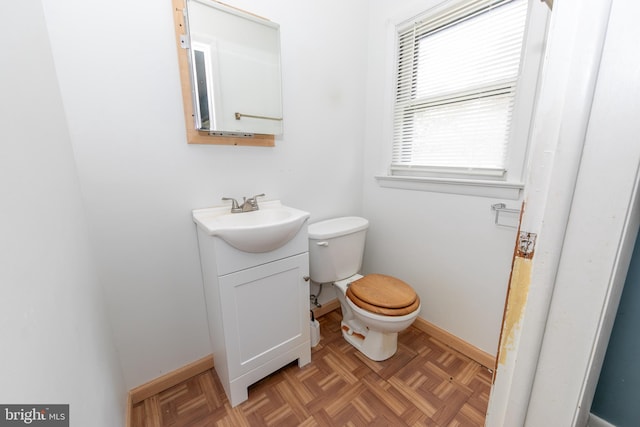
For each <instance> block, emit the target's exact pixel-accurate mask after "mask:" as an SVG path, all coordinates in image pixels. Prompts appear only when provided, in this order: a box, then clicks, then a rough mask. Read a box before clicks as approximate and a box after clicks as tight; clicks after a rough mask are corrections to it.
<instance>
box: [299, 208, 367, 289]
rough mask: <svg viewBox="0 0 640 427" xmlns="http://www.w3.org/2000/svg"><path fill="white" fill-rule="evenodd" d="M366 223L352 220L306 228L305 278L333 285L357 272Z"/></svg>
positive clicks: (346, 218) (354, 218)
mask: <svg viewBox="0 0 640 427" xmlns="http://www.w3.org/2000/svg"><path fill="white" fill-rule="evenodd" d="M368 227H369V221H367V220H366V219H364V218H360V217H356V216H348V217H342V218H334V219H328V220H326V221H320V222H316V223H314V224H311V225H309V228H308V233H309V275H310V277H311V280H313V281H314V282H316V283H333V282H335V281H337V280H342V279H346V278H348V277H351V276H353V275H354V274H356V273H358V272H359V271H360V267H362V256H363V255H364V243H365V237H366V234H367V228H368Z"/></svg>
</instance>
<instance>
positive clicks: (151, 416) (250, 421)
mask: <svg viewBox="0 0 640 427" xmlns="http://www.w3.org/2000/svg"><path fill="white" fill-rule="evenodd" d="M340 319H341V314H340V311H339V310H335V311H333V312H331V313H328V314H327V315H325V316H323V317H321V318H320V319H319V321H320V325H321V336H322V339H321V341H320V344H319V345H318V346H316V347H315V348H314V349H313V350H312V356H311V363H310V364H309V365H307V366H305V367H303V368H298V365H297V362H294V363H292V364H290V365H288V366H286V367H284V368H282V369H281V370H279V371H277V372H275V373H274V374H272V375H270V376H268V377H267V378H265V379H263V380H261V381H259V382H258V383H256V384H254V385H252V386H251V387H250V388H249V400H248V401H246V402H244V403H242V404H240V405H238V406H237V407H235V408H231V407H230V405H229V402H228V400H227V398H226V396H225V394H224V391H223V389H222V386H221V384H220V382H219V380H218V377H217V375H216V373H215V371H213V370H209V371H206V372H204V373H202V374H200V375H197V376H195V377H193V378H191V379H189V380H187V381H185V382H183V383H181V384H178V385H176V386H174V387H172V388H170V389H168V390H165V391H163V392H161V393H159V394H157V395H155V396H152V397H150V398H149V399H146V400H144V401H143V402H140V403H138V404H136V405H135V406H134V407H133V412H132V415H133V423H132V424H133V427H213V426H220V427H224V426H229V427H245V426H246V427H257V426H278V427H283V426H308V427H311V426H394V427H395V426H429V427H463V426H464V427H478V426H483V425H484V419H485V413H486V408H487V404H488V400H489V390H490V384H491V372H490V371H489V370H488V369H487V368H485V367H483V366H481V365H479V364H478V363H476V362H474V361H472V360H471V359H469V358H467V357H465V356H463V355H461V354H460V353H457V352H456V351H454V350H452V349H450V348H448V347H446V346H445V345H444V344H442V343H440V342H439V341H437V340H435V339H434V338H432V337H430V336H429V335H427V334H425V333H423V332H421V331H419V330H418V329H416V328H414V327H410V328H409V329H407V330H406V331H404V332H402V333H400V334H399V337H398V352H397V353H396V354H395V355H394V356H393V357H392V358H391V359H389V360H386V361H383V362H373V361H371V360H369V359H367V358H366V357H364V356H363V355H362V354H360V353H359V352H358V351H357V350H356V349H355V348H353V347H352V346H350V345H349V344H348V343H347V342H346V341H345V340H344V339H343V338H342V335H341V332H340Z"/></svg>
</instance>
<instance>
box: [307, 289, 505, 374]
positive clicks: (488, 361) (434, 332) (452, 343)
mask: <svg viewBox="0 0 640 427" xmlns="http://www.w3.org/2000/svg"><path fill="white" fill-rule="evenodd" d="M338 308H340V302H339V301H338V299H337V298H335V299H332V300H331V301H329V302H327V303H325V304H322V307H318V308H314V309H313V314H314V316H315V317H320V316H324V315H325V314H327V313H330V312H332V311H333V310H336V309H338ZM413 326H415V327H416V328H418V329H420V330H421V331H422V332H424V333H426V334H428V335H431V336H432V337H434V338H436V339H437V340H438V341H441V342H442V343H443V344H446V345H447V346H449V347H451V348H453V349H454V350H456V351H458V352H460V353H462V354H464V355H465V356H467V357H468V358H469V359H472V360H475V361H476V362H478V363H479V364H481V365H482V366H485V367H487V368H489V369H491V370H494V368H495V366H496V358H495V357H494V356H492V355H490V354H489V353H486V352H484V351H482V350H480V349H479V348H477V347H475V346H473V345H471V344H469V343H468V342H466V341H464V340H462V339H460V338H458V337H456V336H455V335H452V334H451V333H449V332H447V331H445V330H444V329H440V328H439V327H437V326H436V325H434V324H433V323H430V322H427V321H426V320H424V319H423V318H421V317H418V318H417V319H416V321H415V322H414V323H413Z"/></svg>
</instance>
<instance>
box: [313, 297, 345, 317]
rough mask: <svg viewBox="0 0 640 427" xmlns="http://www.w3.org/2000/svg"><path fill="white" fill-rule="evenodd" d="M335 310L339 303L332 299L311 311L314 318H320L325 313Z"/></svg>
mask: <svg viewBox="0 0 640 427" xmlns="http://www.w3.org/2000/svg"><path fill="white" fill-rule="evenodd" d="M337 308H340V301H338V298H334V299H332V300H330V301H329V302H325V303H324V304H322V307H315V308H314V309H313V310H312V311H313V315H314V316H315V317H320V316H324V315H325V314H327V313H331V312H332V311H333V310H335V309H337Z"/></svg>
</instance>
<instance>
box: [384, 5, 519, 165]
mask: <svg viewBox="0 0 640 427" xmlns="http://www.w3.org/2000/svg"><path fill="white" fill-rule="evenodd" d="M526 13H527V1H526V0H502V1H498V0H493V1H490V0H472V1H468V2H465V3H464V4H462V5H458V6H457V7H454V8H451V9H448V10H446V11H445V12H443V13H439V14H437V15H435V16H429V17H427V18H426V19H424V20H418V21H416V22H413V23H412V24H411V25H409V26H405V27H403V28H400V29H399V31H398V63H397V66H398V74H397V87H396V102H395V106H394V138H393V139H394V141H393V155H392V164H391V173H392V174H394V175H411V174H418V175H420V174H422V173H425V172H427V173H429V172H454V173H472V174H479V175H498V176H500V175H502V174H503V173H504V169H505V159H506V155H507V149H508V143H509V134H510V127H511V116H512V110H513V105H514V99H515V89H516V84H517V80H518V72H519V68H520V56H521V50H522V42H523V35H524V28H525V22H526Z"/></svg>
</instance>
